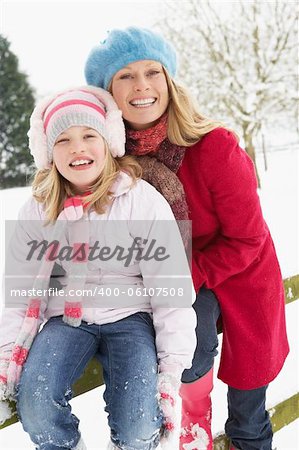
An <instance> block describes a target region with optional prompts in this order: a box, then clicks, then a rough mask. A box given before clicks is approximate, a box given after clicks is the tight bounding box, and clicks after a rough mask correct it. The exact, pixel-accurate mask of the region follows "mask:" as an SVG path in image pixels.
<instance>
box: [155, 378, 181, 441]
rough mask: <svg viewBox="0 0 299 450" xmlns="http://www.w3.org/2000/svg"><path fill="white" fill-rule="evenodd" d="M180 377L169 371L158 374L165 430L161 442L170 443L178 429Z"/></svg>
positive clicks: (160, 403)
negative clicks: (177, 402)
mask: <svg viewBox="0 0 299 450" xmlns="http://www.w3.org/2000/svg"><path fill="white" fill-rule="evenodd" d="M179 386H180V379H179V378H178V377H175V376H174V375H173V374H171V373H168V372H161V373H159V374H158V400H159V405H160V408H161V410H162V413H163V416H164V420H163V430H162V436H161V444H162V446H163V444H168V443H169V444H170V441H171V440H172V439H173V438H174V432H175V430H176V429H177V426H178V424H177V417H176V401H177V397H178V392H179Z"/></svg>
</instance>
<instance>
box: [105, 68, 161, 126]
mask: <svg viewBox="0 0 299 450" xmlns="http://www.w3.org/2000/svg"><path fill="white" fill-rule="evenodd" d="M111 91H112V95H113V97H114V100H115V101H116V103H117V105H118V107H119V109H120V110H121V111H122V114H123V118H124V119H125V120H126V121H127V123H128V124H129V125H130V127H131V128H133V129H135V130H143V129H146V128H149V127H151V126H153V125H154V124H155V123H156V122H158V120H159V119H160V117H161V116H162V115H163V114H164V112H165V111H166V109H167V107H168V103H169V94H168V86H167V81H166V77H165V74H164V70H163V67H162V65H161V64H160V63H159V62H157V61H149V60H142V61H137V62H134V63H131V64H128V65H127V66H126V67H123V68H122V69H121V70H119V71H118V72H117V73H116V74H115V75H114V77H113V79H112V85H111Z"/></svg>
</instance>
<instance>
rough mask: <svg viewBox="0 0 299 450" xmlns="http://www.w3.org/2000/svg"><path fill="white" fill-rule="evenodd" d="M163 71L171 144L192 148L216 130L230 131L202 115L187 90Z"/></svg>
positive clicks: (168, 132)
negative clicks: (167, 101) (167, 94)
mask: <svg viewBox="0 0 299 450" xmlns="http://www.w3.org/2000/svg"><path fill="white" fill-rule="evenodd" d="M163 70H164V73H165V77H166V82H167V85H168V92H169V105H168V130H167V134H168V139H169V141H170V142H172V143H173V144H176V145H182V146H184V147H190V146H192V145H194V144H195V143H196V142H198V141H199V140H200V139H201V138H202V137H203V136H204V135H205V134H207V133H209V132H210V131H212V130H214V129H215V128H219V127H221V128H226V129H229V128H228V127H226V126H225V124H224V123H222V122H221V121H218V120H214V119H210V118H208V117H206V116H204V115H202V114H201V113H200V112H199V111H198V110H197V109H196V107H195V105H194V103H193V101H192V99H191V96H190V94H189V92H188V91H187V89H186V88H184V87H183V86H180V85H178V84H177V83H176V82H175V81H174V80H173V79H172V78H171V77H170V75H169V74H168V72H167V70H166V69H165V68H164V67H163ZM229 130H230V129H229ZM230 131H232V130H230Z"/></svg>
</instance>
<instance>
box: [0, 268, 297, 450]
mask: <svg viewBox="0 0 299 450" xmlns="http://www.w3.org/2000/svg"><path fill="white" fill-rule="evenodd" d="M284 289H285V295H286V303H287V304H288V303H291V302H293V301H295V300H298V299H299V275H295V276H293V277H290V278H286V279H285V280H284ZM102 384H104V381H103V374H102V368H101V366H100V364H99V363H98V362H97V361H96V360H95V359H93V360H92V361H91V362H90V363H89V364H88V366H87V368H86V370H85V372H84V374H83V375H82V377H81V378H80V379H79V380H78V381H77V382H76V383H75V384H74V386H73V391H74V396H75V397H76V396H77V395H81V394H84V393H85V392H88V391H90V390H91V389H94V388H96V387H98V386H101V385H102ZM10 405H11V407H12V408H13V410H14V411H15V404H14V403H13V402H11V404H10ZM269 413H270V417H271V422H272V426H273V431H274V432H276V431H278V430H280V429H281V428H283V427H284V426H286V425H288V424H289V423H291V422H293V421H294V420H295V419H297V418H298V417H299V393H296V394H294V395H293V396H292V397H290V398H288V399H286V400H284V401H283V402H281V403H279V404H278V405H276V406H274V407H273V408H271V409H270V411H269ZM17 421H18V418H17V415H16V414H15V415H14V416H13V417H12V418H11V419H9V420H7V421H6V422H5V423H4V424H2V425H0V429H2V428H5V427H8V426H9V425H11V424H13V423H15V422H17ZM228 448H229V447H228V442H227V439H226V437H225V435H220V436H217V437H216V438H215V440H214V450H228Z"/></svg>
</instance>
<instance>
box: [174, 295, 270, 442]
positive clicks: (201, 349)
mask: <svg viewBox="0 0 299 450" xmlns="http://www.w3.org/2000/svg"><path fill="white" fill-rule="evenodd" d="M193 307H194V309H195V311H196V315H197V328H196V334H197V347H196V350H195V353H194V358H193V364H192V367H191V369H188V370H185V371H184V372H183V375H182V382H183V383H190V382H192V381H196V380H197V379H199V378H201V377H202V376H203V375H205V374H206V373H207V372H208V371H209V370H210V369H211V368H212V367H213V364H214V358H215V356H216V355H217V353H218V351H217V346H218V336H217V320H218V318H219V315H220V307H219V303H218V300H217V298H216V296H215V295H214V293H213V292H212V291H211V290H209V289H206V288H201V289H200V291H199V293H198V295H197V298H196V301H195V303H194V305H193ZM253 320H254V318H253ZM236 326H238V325H236ZM257 370H258V368H257ZM266 389H267V386H263V387H261V388H258V389H252V390H239V389H234V388H232V387H231V386H228V394H227V398H228V419H227V421H226V424H225V432H226V435H227V436H228V437H229V438H230V440H231V442H232V443H233V445H234V447H236V448H238V449H240V450H271V448H272V447H271V446H272V436H273V433H272V427H271V422H270V419H269V414H268V412H267V411H266V409H265V400H266ZM215 407H216V408H217V405H215Z"/></svg>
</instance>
